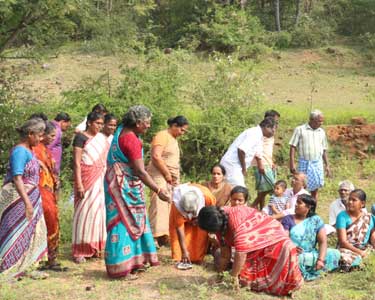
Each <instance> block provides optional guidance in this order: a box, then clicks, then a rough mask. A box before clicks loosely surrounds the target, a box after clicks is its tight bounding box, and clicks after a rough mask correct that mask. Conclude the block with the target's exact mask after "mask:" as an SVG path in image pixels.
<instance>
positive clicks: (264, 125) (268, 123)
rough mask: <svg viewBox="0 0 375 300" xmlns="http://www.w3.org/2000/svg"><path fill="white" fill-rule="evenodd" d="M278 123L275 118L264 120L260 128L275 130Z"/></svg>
mask: <svg viewBox="0 0 375 300" xmlns="http://www.w3.org/2000/svg"><path fill="white" fill-rule="evenodd" d="M276 124H277V123H276V121H275V119H274V118H273V117H267V118H264V119H263V121H262V122H260V124H259V126H260V127H262V128H273V127H275V126H276Z"/></svg>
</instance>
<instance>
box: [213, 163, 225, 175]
mask: <svg viewBox="0 0 375 300" xmlns="http://www.w3.org/2000/svg"><path fill="white" fill-rule="evenodd" d="M215 168H220V170H221V173H223V175H224V176H225V174H226V173H227V171H226V170H225V168H224V166H223V165H221V164H214V165H213V166H212V167H211V174H212V172H213V171H214V169H215Z"/></svg>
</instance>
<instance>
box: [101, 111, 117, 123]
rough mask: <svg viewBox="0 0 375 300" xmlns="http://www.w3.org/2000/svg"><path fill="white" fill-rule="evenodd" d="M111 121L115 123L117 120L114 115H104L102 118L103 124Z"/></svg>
mask: <svg viewBox="0 0 375 300" xmlns="http://www.w3.org/2000/svg"><path fill="white" fill-rule="evenodd" d="M112 120H116V121H117V118H116V116H115V115H114V114H111V113H109V114H106V115H105V116H104V123H105V124H107V123H109V122H111V121H112Z"/></svg>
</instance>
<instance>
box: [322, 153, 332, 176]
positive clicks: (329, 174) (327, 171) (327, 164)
mask: <svg viewBox="0 0 375 300" xmlns="http://www.w3.org/2000/svg"><path fill="white" fill-rule="evenodd" d="M323 162H324V165H325V169H326V174H327V176H328V177H331V176H332V173H331V169H330V167H329V162H328V155H327V150H326V149H324V150H323Z"/></svg>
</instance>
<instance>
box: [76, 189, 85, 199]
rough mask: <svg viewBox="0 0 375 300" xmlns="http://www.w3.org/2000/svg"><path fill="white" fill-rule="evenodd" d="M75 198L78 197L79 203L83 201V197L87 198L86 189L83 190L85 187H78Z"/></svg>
mask: <svg viewBox="0 0 375 300" xmlns="http://www.w3.org/2000/svg"><path fill="white" fill-rule="evenodd" d="M75 196H76V197H77V200H78V201H80V200H82V199H83V197H84V196H85V189H84V188H83V186H78V187H77V189H76V195H75Z"/></svg>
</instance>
